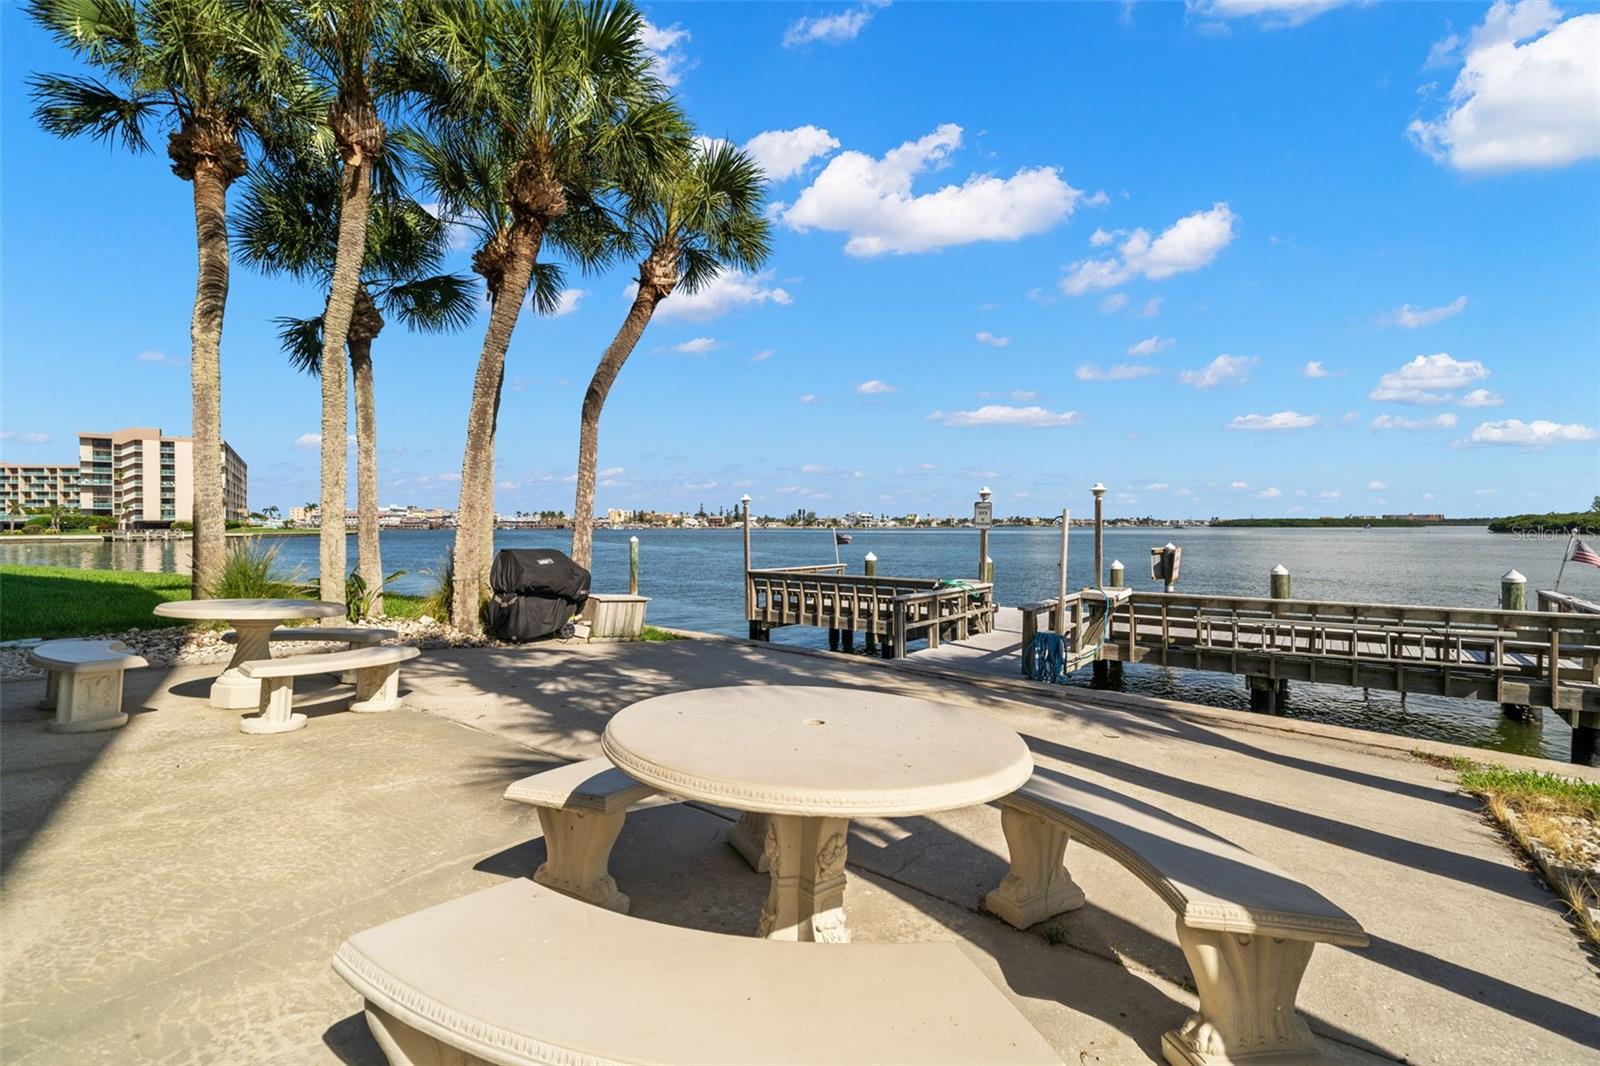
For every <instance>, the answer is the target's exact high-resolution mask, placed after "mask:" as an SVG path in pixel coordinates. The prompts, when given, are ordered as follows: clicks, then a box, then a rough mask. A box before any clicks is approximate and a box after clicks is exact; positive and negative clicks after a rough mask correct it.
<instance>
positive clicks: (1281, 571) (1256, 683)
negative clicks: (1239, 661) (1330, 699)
mask: <svg viewBox="0 0 1600 1066" xmlns="http://www.w3.org/2000/svg"><path fill="white" fill-rule="evenodd" d="M1267 594H1268V596H1269V597H1270V598H1272V599H1274V600H1287V599H1289V598H1290V596H1289V568H1288V567H1286V566H1284V565H1283V564H1282V563H1279V564H1278V565H1277V566H1274V567H1273V568H1272V573H1271V574H1269V575H1268V576H1267ZM1245 685H1246V687H1247V688H1249V690H1250V709H1251V710H1252V711H1259V712H1261V713H1262V714H1277V713H1278V710H1279V708H1280V707H1281V706H1282V704H1283V700H1284V697H1286V696H1287V695H1288V694H1289V682H1287V681H1285V680H1283V679H1282V678H1276V677H1262V676H1260V675H1255V674H1251V675H1248V676H1246V678H1245Z"/></svg>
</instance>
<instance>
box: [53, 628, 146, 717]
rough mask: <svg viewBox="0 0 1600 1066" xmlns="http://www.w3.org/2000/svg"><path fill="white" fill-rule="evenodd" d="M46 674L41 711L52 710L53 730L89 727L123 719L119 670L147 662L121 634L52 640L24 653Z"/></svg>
mask: <svg viewBox="0 0 1600 1066" xmlns="http://www.w3.org/2000/svg"><path fill="white" fill-rule="evenodd" d="M28 662H29V663H30V664H32V665H33V666H37V667H38V668H39V669H41V670H44V671H45V672H46V675H47V680H46V682H45V686H46V687H45V698H44V700H43V701H41V702H40V704H39V709H40V710H42V711H54V712H55V714H56V717H55V721H53V722H51V723H50V726H49V728H50V732H52V733H93V732H96V731H98V730H101V729H116V728H117V727H118V726H121V725H125V724H126V723H127V721H128V716H127V715H126V714H123V713H122V672H123V671H124V670H140V669H143V668H144V667H146V666H149V665H150V664H149V663H148V662H146V661H145V659H144V657H143V656H140V655H135V654H133V653H132V652H131V651H129V650H128V646H127V645H126V644H124V643H122V642H121V641H120V640H52V641H47V642H46V643H44V644H40V645H39V646H38V647H36V648H34V649H33V650H32V651H31V652H29V653H28Z"/></svg>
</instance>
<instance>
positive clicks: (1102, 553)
mask: <svg viewBox="0 0 1600 1066" xmlns="http://www.w3.org/2000/svg"><path fill="white" fill-rule="evenodd" d="M1089 491H1090V492H1092V493H1094V583H1093V584H1094V587H1095V588H1101V587H1102V584H1103V582H1104V581H1105V579H1106V572H1105V569H1104V567H1105V564H1106V525H1105V498H1106V487H1105V486H1104V485H1102V484H1100V482H1098V481H1096V482H1095V483H1094V485H1093V486H1092V487H1091V488H1090V489H1089Z"/></svg>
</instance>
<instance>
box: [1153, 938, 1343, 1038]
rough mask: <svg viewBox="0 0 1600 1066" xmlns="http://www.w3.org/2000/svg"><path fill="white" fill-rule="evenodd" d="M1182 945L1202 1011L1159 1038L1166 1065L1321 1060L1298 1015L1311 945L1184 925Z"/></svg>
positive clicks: (1179, 940) (1309, 1034)
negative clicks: (1298, 997) (1296, 1006)
mask: <svg viewBox="0 0 1600 1066" xmlns="http://www.w3.org/2000/svg"><path fill="white" fill-rule="evenodd" d="M1178 943H1179V945H1181V946H1182V948H1183V957H1184V958H1185V959H1187V960H1188V961H1189V969H1190V970H1191V971H1192V972H1193V973H1194V983H1195V987H1196V988H1197V989H1198V990H1199V993H1200V1010H1199V1011H1198V1012H1197V1013H1195V1014H1192V1015H1190V1016H1189V1020H1188V1021H1187V1022H1185V1023H1184V1025H1183V1028H1181V1029H1175V1030H1173V1031H1172V1032H1170V1033H1166V1034H1164V1035H1163V1036H1162V1037H1161V1050H1162V1053H1163V1054H1164V1055H1165V1056H1166V1060H1167V1062H1169V1063H1171V1064H1172V1066H1228V1064H1230V1063H1236V1062H1245V1061H1249V1062H1252V1063H1255V1062H1262V1061H1268V1062H1278V1061H1286V1062H1303V1061H1305V1060H1307V1059H1313V1058H1315V1057H1316V1055H1317V1052H1316V1048H1315V1045H1314V1043H1313V1041H1312V1038H1311V1030H1309V1029H1307V1028H1306V1023H1305V1022H1304V1021H1303V1020H1301V1018H1300V1015H1299V1014H1298V1013H1296V1012H1295V1009H1294V1000H1295V995H1296V994H1297V993H1298V992H1299V990H1300V978H1301V977H1302V976H1303V975H1304V974H1305V971H1306V963H1308V962H1310V961H1311V949H1312V947H1313V946H1314V945H1313V944H1312V943H1311V942H1310V941H1305V940H1278V939H1275V938H1273V937H1270V936H1250V935H1248V934H1244V933H1220V932H1216V931H1213V930H1210V929H1191V928H1189V927H1188V926H1186V925H1184V924H1183V922H1182V921H1181V920H1180V921H1179V922H1178Z"/></svg>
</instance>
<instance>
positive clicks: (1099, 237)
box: [1089, 229, 1122, 248]
mask: <svg viewBox="0 0 1600 1066" xmlns="http://www.w3.org/2000/svg"><path fill="white" fill-rule="evenodd" d="M1120 232H1122V231H1121V230H1118V231H1117V233H1120ZM1117 233H1113V232H1111V231H1110V230H1105V229H1096V230H1095V231H1094V232H1093V233H1091V234H1089V247H1091V248H1104V247H1105V246H1106V245H1108V244H1110V243H1111V242H1112V241H1114V240H1116V239H1117Z"/></svg>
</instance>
